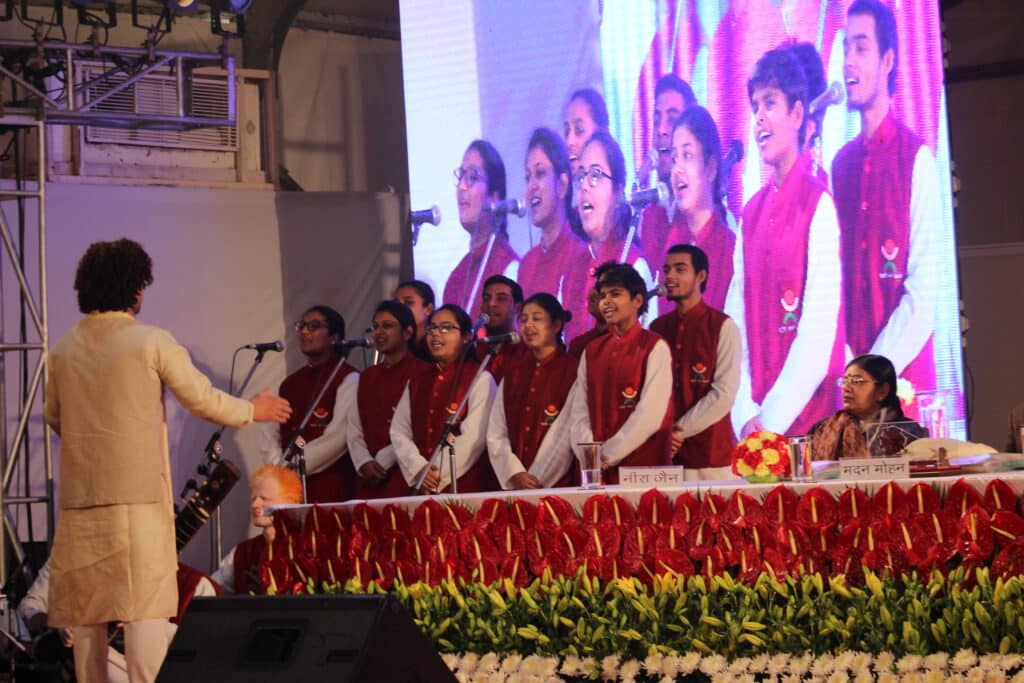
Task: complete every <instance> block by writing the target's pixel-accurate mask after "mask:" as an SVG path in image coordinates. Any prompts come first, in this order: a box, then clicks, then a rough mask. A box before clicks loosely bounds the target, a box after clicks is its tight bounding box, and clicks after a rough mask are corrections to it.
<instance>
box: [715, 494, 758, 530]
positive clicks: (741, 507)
mask: <svg viewBox="0 0 1024 683" xmlns="http://www.w3.org/2000/svg"><path fill="white" fill-rule="evenodd" d="M764 518H765V517H764V509H763V508H762V507H761V501H759V500H758V499H757V498H754V497H753V496H752V495H750V494H749V493H744V492H743V491H740V490H739V489H736V490H735V491H733V494H732V495H731V496H729V503H728V505H727V506H726V510H725V521H726V524H727V525H730V526H736V527H738V528H740V529H746V528H748V527H751V526H754V525H755V524H760V523H761V522H762V521H764Z"/></svg>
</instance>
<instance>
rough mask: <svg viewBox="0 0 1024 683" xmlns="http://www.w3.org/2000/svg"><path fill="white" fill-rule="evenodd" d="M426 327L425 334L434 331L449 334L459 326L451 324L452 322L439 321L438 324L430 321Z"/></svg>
mask: <svg viewBox="0 0 1024 683" xmlns="http://www.w3.org/2000/svg"><path fill="white" fill-rule="evenodd" d="M426 329H427V334H433V333H434V332H440V333H441V334H450V333H451V332H454V331H455V330H458V329H459V326H458V325H453V324H452V323H441V324H440V325H435V324H434V323H430V324H429V325H427V328H426Z"/></svg>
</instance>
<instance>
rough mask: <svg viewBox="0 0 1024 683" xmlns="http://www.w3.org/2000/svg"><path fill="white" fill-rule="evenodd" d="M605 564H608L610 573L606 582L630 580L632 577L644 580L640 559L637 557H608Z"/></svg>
mask: <svg viewBox="0 0 1024 683" xmlns="http://www.w3.org/2000/svg"><path fill="white" fill-rule="evenodd" d="M603 562H605V563H607V569H608V572H609V578H607V579H604V580H605V581H609V580H611V579H619V578H628V577H630V576H637V577H640V578H641V579H642V578H643V577H644V575H645V572H644V570H643V567H642V564H641V562H640V559H639V558H637V557H608V558H605V559H604V560H603ZM603 568H604V567H602V569H603Z"/></svg>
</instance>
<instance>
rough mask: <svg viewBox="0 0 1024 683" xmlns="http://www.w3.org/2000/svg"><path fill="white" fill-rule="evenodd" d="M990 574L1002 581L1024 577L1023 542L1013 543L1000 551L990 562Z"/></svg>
mask: <svg viewBox="0 0 1024 683" xmlns="http://www.w3.org/2000/svg"><path fill="white" fill-rule="evenodd" d="M992 573H993V574H994V575H995V576H997V577H1002V578H1004V579H1008V578H1010V577H1011V576H1021V575H1024V541H1014V542H1012V543H1010V544H1009V545H1007V546H1005V547H1004V548H1003V549H1002V550H1000V551H999V554H998V555H996V559H994V560H993V561H992Z"/></svg>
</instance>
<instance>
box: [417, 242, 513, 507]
mask: <svg viewBox="0 0 1024 683" xmlns="http://www.w3.org/2000/svg"><path fill="white" fill-rule="evenodd" d="M491 237H492V239H493V237H494V236H493V234H492V235H491ZM474 343H475V341H474V340H470V342H469V344H467V345H466V350H465V351H463V353H469V349H470V348H471V347H472V345H473V344H474ZM496 351H497V349H495V348H494V347H491V349H490V350H488V352H487V355H486V356H485V357H484V359H483V361H482V362H481V363H480V367H479V368H477V371H476V374H475V375H473V381H472V382H470V383H469V389H467V390H466V395H465V396H463V397H462V400H461V401H459V406H458V408H456V409H455V412H454V413H452V414H451V415H449V416H448V419H447V420H445V423H444V430H443V431H442V432H441V438H439V439H438V440H437V446H435V447H434V452H433V454H432V455H431V456H430V460H428V461H427V466H426V467H424V468H423V474H421V475H420V476H419V477H418V478H417V479H416V484H415V486H414V487H413V488H414V489H415V490H416V491H419V490H420V489H422V488H423V480H424V479H426V478H427V474H428V473H429V472H430V468H431V467H433V466H434V463H436V462H439V461H440V459H441V456H442V454H443V453H444V451H445V450H447V451H448V457H449V460H448V462H449V467H450V477H451V480H452V493H454V494H457V493H458V492H459V488H458V483H457V481H456V480H457V477H456V476H455V446H453V445H452V444H451V443H449V442H448V437H449V436H451V435H452V434H453V433H454V432H455V428H456V427H458V426H459V415H461V414H462V409H463V408H465V407H466V403H468V402H469V394H470V392H471V391H472V390H473V385H474V384H476V380H477V378H479V377H480V375H481V374H483V372H484V371H485V370H487V365H488V364H489V363H490V362H491V358H493V357H494V354H495V353H496ZM457 379H458V378H456V380H457Z"/></svg>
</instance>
